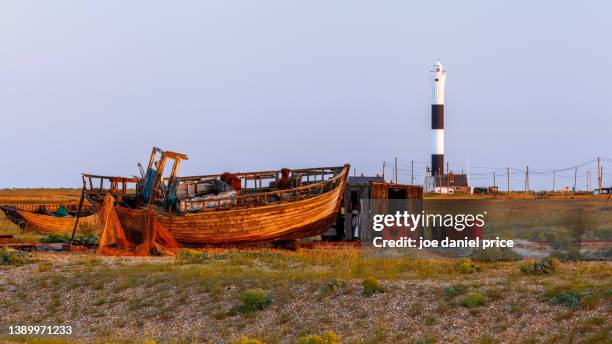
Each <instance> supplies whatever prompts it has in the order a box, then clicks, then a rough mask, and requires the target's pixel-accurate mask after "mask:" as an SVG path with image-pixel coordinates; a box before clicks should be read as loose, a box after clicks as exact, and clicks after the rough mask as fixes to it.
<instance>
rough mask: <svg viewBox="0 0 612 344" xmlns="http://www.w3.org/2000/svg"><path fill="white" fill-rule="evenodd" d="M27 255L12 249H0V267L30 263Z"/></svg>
mask: <svg viewBox="0 0 612 344" xmlns="http://www.w3.org/2000/svg"><path fill="white" fill-rule="evenodd" d="M29 262H30V260H29V259H28V256H27V254H25V253H23V252H19V251H15V250H13V249H10V248H2V249H0V265H12V266H21V265H23V264H26V263H29Z"/></svg>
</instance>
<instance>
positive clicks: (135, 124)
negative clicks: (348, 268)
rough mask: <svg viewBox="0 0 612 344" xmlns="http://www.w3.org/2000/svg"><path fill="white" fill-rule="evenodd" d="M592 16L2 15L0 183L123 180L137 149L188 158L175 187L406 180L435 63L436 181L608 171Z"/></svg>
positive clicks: (506, 9)
mask: <svg viewBox="0 0 612 344" xmlns="http://www.w3.org/2000/svg"><path fill="white" fill-rule="evenodd" d="M610 13H612V2H611V1H608V0H601V1H580V2H578V1H503V2H502V1H435V2H434V1H421V2H420V3H417V2H416V1H404V0H397V1H357V0H350V1H348V0H347V1H340V0H338V1H329V0H321V1H319V0H311V1H289V0H278V1H266V0H259V1H180V2H171V1H150V0H149V1H108V0H105V1H76V0H75V1H60V0H56V1H27V0H20V1H2V2H0V119H1V122H0V147H2V151H3V153H4V154H3V159H2V162H1V163H0V187H38V186H48V187H57V186H77V187H78V186H79V183H80V173H81V172H95V173H100V174H112V175H130V174H137V168H136V163H137V162H138V161H142V162H143V163H144V162H146V160H147V159H148V155H149V153H150V149H151V147H152V146H154V145H156V146H159V147H163V148H165V149H168V150H175V151H179V152H184V153H187V154H188V155H189V161H187V162H185V163H184V164H183V165H182V169H181V171H180V172H181V174H183V175H187V174H189V175H193V174H204V173H213V172H223V171H227V170H229V171H245V170H257V169H272V168H280V167H284V166H286V167H314V166H321V165H335V164H343V163H345V162H350V163H351V164H352V165H353V166H354V167H355V168H356V169H357V173H361V172H364V173H366V174H375V173H380V170H381V165H382V161H383V160H387V161H392V160H393V157H394V156H397V157H398V159H399V161H400V164H402V166H403V170H402V171H401V172H402V174H401V175H400V181H403V182H406V181H409V180H407V179H406V178H409V177H407V176H406V174H405V173H406V168H408V167H407V166H406V165H410V160H412V159H414V160H416V161H417V163H416V166H417V167H418V169H419V170H421V169H424V163H425V162H426V161H429V159H430V153H431V138H430V135H431V133H430V116H431V114H430V104H431V89H430V73H429V71H430V70H431V65H432V64H433V63H434V62H435V60H436V59H438V58H439V59H440V60H441V61H442V63H443V64H444V65H445V67H446V68H447V70H448V73H447V74H448V77H447V79H448V80H447V88H446V118H445V120H446V123H445V127H446V158H447V160H448V161H450V164H451V168H453V166H454V169H455V170H459V169H461V168H466V165H467V162H468V159H469V161H470V164H471V166H482V167H495V168H499V167H506V166H509V167H513V168H517V169H518V168H523V167H524V166H526V165H529V166H530V168H534V169H538V168H539V169H543V168H563V167H567V166H573V165H576V164H578V163H581V162H583V161H588V160H591V159H593V158H595V157H596V156H597V155H601V156H602V157H607V158H612V148H611V147H612V145H611V143H612V139H611V136H610V128H611V127H612V105H611V100H610V99H611V91H612V86H611V84H610V77H611V76H612V72H611V67H612V66H611V65H612V39H611V36H610V33H612V21H611V20H610ZM606 164H607V168H612V162H606ZM587 167H589V168H591V167H593V165H592V164H591V165H588V166H587ZM472 168H473V169H472V170H471V171H477V169H474V167H472ZM489 171H492V170H486V169H482V170H481V172H482V173H485V172H486V173H488V172H489ZM585 171H586V170H582V169H581V171H580V174H581V176H582V175H584V174H585V173H586V172H585ZM611 171H612V170H610V171H608V170H607V169H606V172H605V173H606V174H607V176H606V178H608V179H607V180H610V178H609V177H608V175H611V174H612V172H611ZM387 173H389V171H387ZM516 173H517V174H518V173H519V172H516ZM422 175H423V172H422V171H420V175H419V178H418V179H419V180H417V181H419V182H422V179H421V176H422ZM536 177H537V176H534V177H533V178H534V179H532V185H533V186H534V187H547V186H548V185H549V184H551V181H550V180H549V179H550V178H549V176H543V177H542V178H540V179H541V180H540V179H538V178H536ZM579 178H581V179H580V181H579V183H581V182H582V181H583V180H584V177H579ZM512 179H513V187H516V188H519V187H521V186H522V179H520V177H518V176H516V178H514V176H513V178H512ZM479 184H490V182H489V181H482V182H481V183H479ZM566 184H567V183H566Z"/></svg>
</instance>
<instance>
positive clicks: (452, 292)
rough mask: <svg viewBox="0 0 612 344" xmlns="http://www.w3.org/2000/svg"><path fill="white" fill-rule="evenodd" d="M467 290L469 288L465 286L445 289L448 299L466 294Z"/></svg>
mask: <svg viewBox="0 0 612 344" xmlns="http://www.w3.org/2000/svg"><path fill="white" fill-rule="evenodd" d="M467 290H468V286H467V285H465V284H454V285H452V286H450V287H446V288H444V296H446V298H447V299H453V298H455V297H456V296H458V295H462V294H465V292H466V291H467Z"/></svg>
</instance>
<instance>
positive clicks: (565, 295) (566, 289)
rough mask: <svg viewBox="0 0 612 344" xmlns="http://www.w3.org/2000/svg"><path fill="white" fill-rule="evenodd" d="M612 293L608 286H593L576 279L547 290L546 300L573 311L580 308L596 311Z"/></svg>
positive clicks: (545, 293)
mask: <svg viewBox="0 0 612 344" xmlns="http://www.w3.org/2000/svg"><path fill="white" fill-rule="evenodd" d="M611 293H612V289H610V287H609V286H608V285H605V284H602V285H592V284H589V283H586V282H584V281H582V280H580V279H576V280H572V281H569V282H566V283H564V284H561V285H553V286H550V287H548V288H546V290H545V292H544V298H545V299H547V300H548V301H550V302H551V303H554V304H559V305H563V306H565V307H567V308H570V309H572V310H576V309H578V308H579V307H580V308H582V309H594V308H596V307H597V305H598V304H599V303H600V302H601V301H602V300H606V299H608V298H609V297H610V294H611Z"/></svg>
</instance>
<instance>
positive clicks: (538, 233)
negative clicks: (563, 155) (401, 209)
mask: <svg viewBox="0 0 612 344" xmlns="http://www.w3.org/2000/svg"><path fill="white" fill-rule="evenodd" d="M604 202H605V200H604V199H602V198H590V199H588V198H579V199H522V200H521V199H511V200H505V199H452V198H449V199H426V200H424V204H423V208H424V210H425V211H426V212H428V213H440V214H457V213H468V214H480V213H483V212H485V211H486V213H487V215H486V217H485V219H486V224H485V227H484V236H485V237H495V236H500V237H502V238H507V239H528V240H551V239H555V238H556V237H557V236H558V235H569V234H571V232H574V231H580V232H581V233H580V234H581V237H582V238H583V239H584V240H612V212H611V211H602V210H601V209H602V207H603V206H604Z"/></svg>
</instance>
